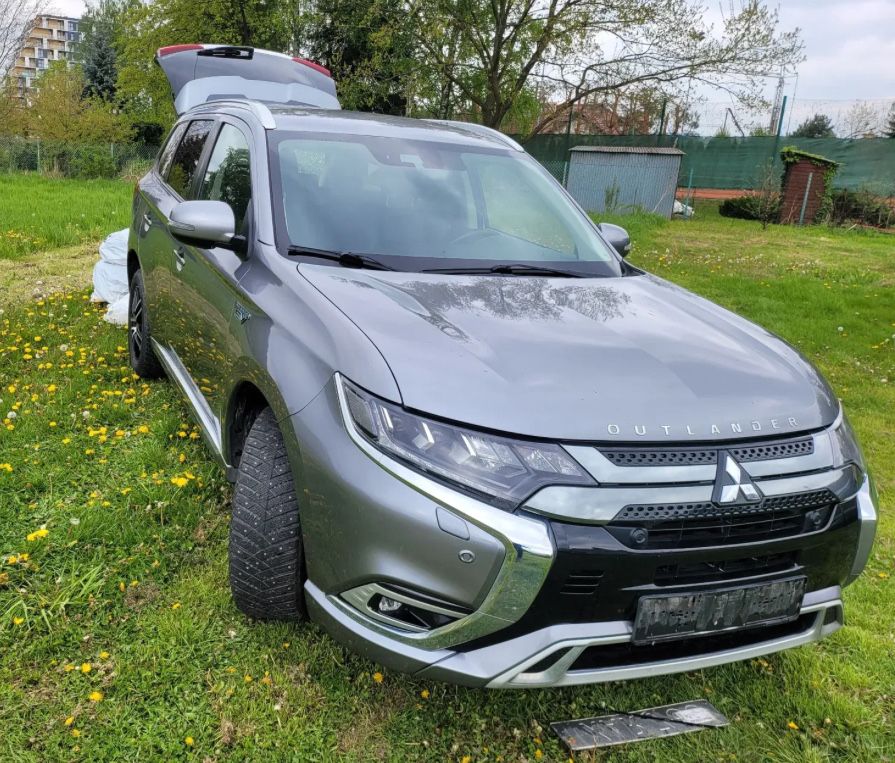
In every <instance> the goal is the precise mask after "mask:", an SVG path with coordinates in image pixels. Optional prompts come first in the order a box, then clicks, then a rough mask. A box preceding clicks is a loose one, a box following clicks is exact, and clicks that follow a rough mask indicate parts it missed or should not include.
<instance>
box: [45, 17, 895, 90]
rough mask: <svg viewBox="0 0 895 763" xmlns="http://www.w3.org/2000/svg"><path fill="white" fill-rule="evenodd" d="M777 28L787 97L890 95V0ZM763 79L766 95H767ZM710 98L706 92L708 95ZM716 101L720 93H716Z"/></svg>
mask: <svg viewBox="0 0 895 763" xmlns="http://www.w3.org/2000/svg"><path fill="white" fill-rule="evenodd" d="M729 3H730V0H705V4H706V6H707V7H708V14H707V16H708V18H709V20H712V21H717V20H718V19H720V17H721V10H720V9H721V7H724V8H727V7H728V5H729ZM52 4H53V5H54V6H55V8H56V9H57V10H59V11H60V12H62V13H64V14H66V15H72V16H80V15H81V14H82V13H83V12H84V5H85V4H84V2H82V0H52ZM768 4H769V6H771V7H775V6H776V7H778V8H779V11H780V22H781V28H782V29H786V30H789V29H792V28H794V27H799V28H800V29H801V30H802V39H803V40H804V42H805V54H806V56H807V58H806V60H805V61H804V62H803V63H802V64H801V65H800V66H799V70H798V74H799V77H798V81H797V82H796V81H795V80H794V79H793V80H791V81H789V82H788V83H787V93H788V95H789V96H790V100H792V96H793V95H794V96H795V99H796V101H798V100H800V99H806V100H831V101H844V100H853V99H862V100H863V99H886V100H895V35H893V33H892V31H893V30H895V0H778V1H777V2H776V3H775V2H774V0H770V2H769V3H768ZM774 84H775V83H773V82H771V81H769V83H768V93H767V95H768V96H772V95H773V89H774ZM709 97H711V96H709ZM718 99H719V100H722V99H723V97H722V96H720V95H719V96H718Z"/></svg>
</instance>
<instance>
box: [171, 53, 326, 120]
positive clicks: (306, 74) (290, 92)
mask: <svg viewBox="0 0 895 763" xmlns="http://www.w3.org/2000/svg"><path fill="white" fill-rule="evenodd" d="M155 60H156V62H157V63H158V65H159V66H161V67H162V70H163V71H164V72H165V76H166V77H167V78H168V82H169V83H170V85H171V91H172V93H173V94H174V110H175V111H176V112H177V114H178V115H180V114H183V113H184V112H185V111H188V110H189V109H191V108H192V107H193V106H197V105H198V104H200V103H205V102H206V101H219V100H229V99H233V98H236V99H242V98H246V99H251V100H257V101H266V102H269V103H292V104H296V105H302V106H315V107H317V108H322V109H338V108H339V101H338V99H337V98H336V85H335V82H333V79H332V77H331V76H330V74H329V72H328V71H327V70H326V69H324V68H323V67H322V66H320V65H318V64H315V63H313V62H312V61H306V60H305V59H303V58H293V57H291V56H287V55H286V54H284V53H275V52H274V51H271V50H259V49H257V48H249V47H242V46H236V45H202V44H198V43H194V44H189V45H169V46H167V47H164V48H159V49H158V52H157V53H156V54H155Z"/></svg>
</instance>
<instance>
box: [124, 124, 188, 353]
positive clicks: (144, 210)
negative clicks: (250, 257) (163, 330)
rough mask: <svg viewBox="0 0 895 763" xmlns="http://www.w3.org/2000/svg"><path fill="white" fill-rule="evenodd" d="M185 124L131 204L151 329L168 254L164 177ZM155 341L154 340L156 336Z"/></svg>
mask: <svg viewBox="0 0 895 763" xmlns="http://www.w3.org/2000/svg"><path fill="white" fill-rule="evenodd" d="M186 128H187V123H185V122H181V123H179V124H177V125H175V126H174V129H173V130H171V133H170V135H169V136H168V140H167V141H166V142H165V146H164V148H162V150H161V152H160V153H159V156H158V159H157V161H156V165H155V167H154V169H153V171H152V172H149V173H147V174H146V175H145V176H144V177H143V178H142V179H141V180H140V185H139V190H140V195H139V197H138V199H137V203H136V204H135V205H134V217H135V220H134V225H135V226H136V231H137V243H136V249H137V255H138V256H139V258H140V267H141V269H142V271H143V283H144V285H145V287H146V309H147V310H148V312H149V325H150V326H152V328H153V334H155V327H156V326H157V325H159V323H160V317H159V312H160V309H161V291H160V289H161V286H162V284H163V283H164V282H165V280H166V279H165V278H164V277H160V268H163V267H164V268H167V267H168V259H169V258H170V255H171V252H170V248H169V246H168V231H167V229H166V227H165V220H166V214H167V212H168V211H170V206H171V203H170V199H169V197H170V191H169V189H168V188H167V186H166V185H165V181H164V178H165V177H166V176H167V174H168V170H169V169H170V168H171V163H172V161H173V160H174V152H175V151H177V147H178V146H179V145H180V140H181V138H183V133H184V132H185V131H186ZM156 338H158V337H156Z"/></svg>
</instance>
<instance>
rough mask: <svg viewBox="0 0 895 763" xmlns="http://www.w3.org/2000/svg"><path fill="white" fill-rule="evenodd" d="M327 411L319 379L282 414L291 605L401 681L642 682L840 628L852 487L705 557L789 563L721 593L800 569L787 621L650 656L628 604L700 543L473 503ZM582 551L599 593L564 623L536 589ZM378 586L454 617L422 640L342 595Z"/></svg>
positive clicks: (863, 550)
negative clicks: (303, 479)
mask: <svg viewBox="0 0 895 763" xmlns="http://www.w3.org/2000/svg"><path fill="white" fill-rule="evenodd" d="M341 402H342V401H340V399H339V395H338V390H337V388H336V386H335V385H330V386H329V387H328V388H327V389H326V390H325V391H324V392H323V393H322V394H321V396H319V397H318V399H317V400H315V401H314V402H313V403H312V404H311V405H309V406H308V407H307V409H305V411H303V412H302V413H301V414H299V415H297V416H296V417H293V418H294V420H295V426H296V435H297V439H298V440H299V442H301V443H302V444H303V462H304V463H303V466H304V468H305V472H306V473H307V475H308V479H307V481H308V484H307V485H306V487H305V502H304V503H303V505H302V524H303V528H304V534H305V543H306V549H307V553H308V556H307V562H308V576H309V580H308V582H307V583H306V586H305V590H306V598H307V601H308V606H309V610H310V613H311V616H312V618H313V619H314V620H315V621H317V622H319V623H320V624H321V625H322V626H323V627H324V628H326V629H327V630H328V631H329V632H330V634H331V635H332V636H333V637H335V638H336V639H337V640H339V641H341V642H342V643H344V644H346V645H347V646H348V647H349V648H351V649H352V650H353V651H356V652H358V653H360V654H363V655H365V656H367V657H369V658H371V659H373V660H375V661H376V662H379V663H380V664H383V665H386V666H388V667H391V668H393V669H396V670H399V671H402V672H407V673H413V674H417V675H419V676H420V677H424V678H429V679H435V680H444V681H450V682H453V683H459V684H464V685H469V686H487V687H493V688H511V687H513V688H524V687H543V686H564V685H573V684H581V683H593V682H600V681H614V680H624V679H630V678H638V677H643V676H655V675H660V674H663V673H674V672H680V671H689V670H697V669H700V668H704V667H709V666H712V665H719V664H723V663H726V662H733V661H737V660H743V659H749V658H752V657H755V656H759V655H764V654H769V653H772V652H775V651H779V650H782V649H787V648H790V647H793V646H798V645H800V644H804V643H808V642H810V641H816V640H819V639H821V638H823V637H824V636H826V635H828V634H829V633H832V632H833V631H835V630H836V629H838V628H839V627H841V625H842V624H843V611H842V602H841V599H840V592H841V588H840V586H841V585H844V584H847V583H848V582H850V581H851V580H853V579H854V578H855V577H856V576H857V575H858V574H860V571H861V570H862V569H863V567H864V565H865V564H866V561H867V558H868V556H869V553H870V547H871V544H872V541H873V535H874V532H875V528H876V510H875V507H874V503H875V502H874V499H873V496H872V488H871V486H870V483H869V481H868V480H867V479H865V480H864V483H863V484H862V485H861V486H860V489H859V490H858V492H857V493H856V494H853V495H851V496H850V497H849V500H848V504H849V509H848V512H847V514H846V513H843V515H842V517H841V521H835V522H831V524H830V526H829V527H828V528H827V529H825V530H824V531H822V532H817V533H813V534H811V535H809V536H807V537H801V538H787V539H782V540H775V541H772V542H766V543H753V544H748V546H743V545H738V546H731V547H727V548H725V549H723V550H718V549H715V550H714V551H713V553H714V555H715V557H716V558H718V559H720V560H730V559H734V558H735V557H737V556H739V557H742V556H743V555H744V554H745V555H749V554H755V555H758V554H762V555H778V556H786V555H790V556H791V557H792V559H791V561H792V565H790V566H788V567H786V568H785V569H775V570H771V571H765V572H763V573H760V574H753V575H751V576H749V575H744V576H743V577H737V578H735V579H733V580H731V579H730V578H728V579H725V580H724V581H723V583H721V585H726V586H729V585H731V583H733V584H739V583H742V584H744V585H746V584H749V583H751V582H755V581H756V580H758V581H767V580H770V579H774V577H775V576H777V577H782V576H785V575H791V574H792V573H793V571H794V570H795V571H798V572H799V573H800V574H805V575H806V576H807V578H808V590H809V593H807V594H806V595H805V597H804V600H803V602H802V607H801V612H800V616H799V617H798V619H797V620H795V621H793V622H791V623H787V624H785V625H783V626H773V627H765V628H760V627H759V628H753V629H748V630H742V631H735V632H732V633H727V634H719V635H715V636H703V637H699V638H695V639H689V640H686V641H680V642H673V643H671V644H670V645H664V646H662V647H661V648H660V647H650V648H646V647H636V646H634V645H633V644H632V643H631V634H632V631H633V618H634V613H635V611H636V602H637V599H638V598H639V596H641V595H643V594H644V593H655V592H656V590H657V589H656V585H657V581H656V574H657V572H656V571H657V569H658V568H659V567H660V566H662V567H667V566H668V565H670V564H680V565H685V564H688V563H693V562H696V561H700V560H703V559H704V558H706V556H707V550H706V549H687V550H675V551H668V552H660V553H645V552H642V551H636V550H632V549H629V548H625V547H624V546H623V545H622V544H620V543H618V542H617V541H616V540H615V539H613V538H612V537H611V536H609V535H608V534H607V533H606V530H605V529H604V528H602V527H597V526H590V527H589V528H584V529H582V527H581V526H580V525H562V523H558V522H557V520H556V519H548V518H547V517H541V516H536V515H532V514H509V513H507V512H504V511H502V510H500V509H497V508H495V507H492V506H489V505H487V504H485V503H483V502H481V501H478V500H476V499H475V498H473V497H471V496H469V495H465V494H462V493H459V492H457V491H455V490H452V489H450V488H447V487H446V486H445V485H443V484H441V483H439V482H436V481H433V480H431V479H429V478H427V477H425V476H423V475H421V474H419V473H418V472H416V471H414V470H412V469H409V468H408V467H406V466H404V465H403V464H400V463H397V462H395V461H394V460H392V459H389V458H388V457H386V456H385V455H384V454H382V453H380V452H379V451H378V450H376V449H374V448H373V447H372V446H370V445H369V444H368V443H366V442H365V441H364V440H362V439H361V438H359V437H355V436H352V433H351V432H350V431H347V430H346V429H345V427H344V425H343V424H342V417H341V414H340V410H339V408H340V404H341ZM852 490H854V488H852ZM839 497H840V499H843V498H844V497H843V496H839ZM844 503H845V501H844V500H843V504H844ZM445 517H447V521H444V520H445ZM452 518H453V519H459V520H461V524H465V526H466V531H467V532H466V537H465V538H464V537H462V536H463V534H464V533H463V528H462V527H460V530H459V531H457V528H456V527H452V526H451V524H450V522H451V519H452ZM563 528H565V529H566V530H569V529H575V528H577V529H575V532H574V533H569V532H563V531H562V530H563ZM575 533H578V537H579V538H582V541H581V543H579V548H577V549H576V548H574V547H572V546H570V544H569V543H568V542H567V541H568V538H569V537H571V535H574V534H575ZM581 533H584V535H583V536H582V535H581ZM588 533H589V534H590V535H588ZM470 549H471V550H474V551H475V553H476V554H477V560H476V563H475V564H463V563H462V562H460V561H458V553H461V552H463V551H465V550H470ZM582 549H583V550H584V551H585V552H586V553H587V554H591V555H592V556H590V557H589V561H590V562H594V561H598V562H599V563H598V564H597V566H599V568H600V569H601V571H603V572H604V574H605V576H604V578H603V582H602V583H601V588H600V592H599V596H598V597H591V599H592V601H593V603H594V604H595V606H594V608H593V611H592V612H590V613H583V614H581V615H579V616H577V617H566V613H565V612H563V611H561V610H562V602H561V601H560V599H559V593H560V591H559V589H558V588H551V585H552V584H554V583H556V582H557V581H556V580H554V578H557V577H558V576H560V575H565V574H566V573H567V572H568V570H567V569H566V567H564V565H566V566H567V564H566V563H567V562H568V559H569V557H568V552H570V551H573V552H574V551H578V552H580V551H582ZM709 556H711V554H709ZM489 559H490V560H491V561H490V562H489V561H488V560H489ZM482 563H484V564H482ZM586 566H589V567H593V566H594V564H589V565H586ZM477 568H478V569H477ZM380 582H385V583H386V584H387V583H389V582H392V583H395V582H399V583H404V584H406V585H408V586H413V587H416V589H417V590H420V591H423V592H426V593H429V594H432V595H433V596H437V597H440V599H441V600H446V601H449V602H455V603H458V604H462V605H466V607H467V612H468V614H466V615H465V616H462V617H460V618H459V619H456V620H455V621H454V622H451V623H450V624H448V625H443V626H440V627H436V628H434V629H431V630H427V631H416V632H414V631H409V630H407V629H405V628H401V627H394V624H391V623H389V622H388V621H387V619H383V618H378V619H377V618H376V617H375V616H371V615H372V614H374V613H371V612H370V611H365V610H364V608H363V607H362V606H359V601H360V600H359V599H357V597H356V596H355V597H354V598H352V595H351V594H353V593H357V592H362V591H365V590H367V587H369V586H371V585H372V586H375V585H378V584H379V583H380ZM692 587H694V586H693V585H692V584H681V585H677V586H676V587H674V586H673V587H669V588H663V589H659V590H660V592H666V591H667V592H668V593H675V592H677V591H679V590H685V589H687V588H692ZM699 587H701V588H704V587H711V585H710V584H705V583H701V584H699Z"/></svg>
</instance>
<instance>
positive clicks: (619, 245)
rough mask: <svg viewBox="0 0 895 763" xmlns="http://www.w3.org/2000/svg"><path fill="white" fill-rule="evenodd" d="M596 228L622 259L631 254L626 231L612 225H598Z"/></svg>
mask: <svg viewBox="0 0 895 763" xmlns="http://www.w3.org/2000/svg"><path fill="white" fill-rule="evenodd" d="M597 227H598V228H599V229H600V233H602V234H603V237H604V238H605V239H606V240H607V241H608V242H609V243H610V244H612V248H613V249H615V251H616V252H618V253H619V254H620V255H621V256H622V257H627V256H628V255H629V254H630V253H631V237H630V236H629V235H628V231H626V230H625V229H624V228H622V227H621V226H620V225H613V224H612V223H600V224H599V225H598V226H597Z"/></svg>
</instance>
